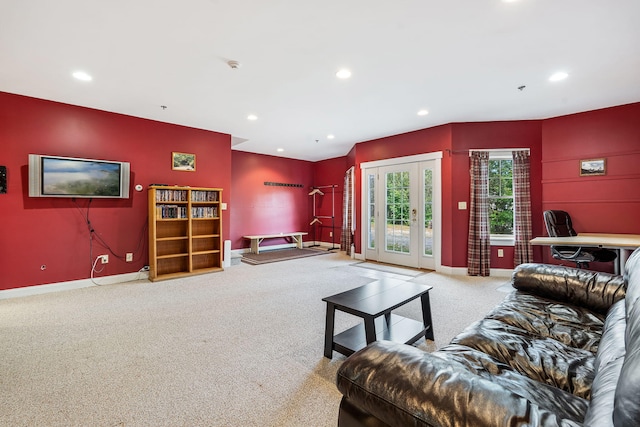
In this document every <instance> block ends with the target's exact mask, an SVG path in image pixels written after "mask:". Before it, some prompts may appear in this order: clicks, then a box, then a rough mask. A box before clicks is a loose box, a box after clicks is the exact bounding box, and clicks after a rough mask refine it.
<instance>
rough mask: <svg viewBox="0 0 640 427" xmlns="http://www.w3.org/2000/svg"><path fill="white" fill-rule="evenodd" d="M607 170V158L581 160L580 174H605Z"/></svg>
mask: <svg viewBox="0 0 640 427" xmlns="http://www.w3.org/2000/svg"><path fill="white" fill-rule="evenodd" d="M606 172H607V168H606V163H605V159H590V160H580V176H591V175H604V174H605V173H606Z"/></svg>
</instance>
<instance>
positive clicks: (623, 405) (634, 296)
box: [613, 249, 640, 427]
mask: <svg viewBox="0 0 640 427" xmlns="http://www.w3.org/2000/svg"><path fill="white" fill-rule="evenodd" d="M625 270H626V272H627V273H626V277H627V297H626V299H625V310H626V315H627V330H626V332H625V351H626V355H625V359H624V363H623V364H622V370H621V372H620V380H619V381H618V385H617V388H616V396H615V407H614V412H613V423H614V425H615V426H616V427H631V426H639V425H640V249H636V251H635V252H634V253H633V254H632V255H631V256H630V257H629V259H628V260H627V264H626V269H625Z"/></svg>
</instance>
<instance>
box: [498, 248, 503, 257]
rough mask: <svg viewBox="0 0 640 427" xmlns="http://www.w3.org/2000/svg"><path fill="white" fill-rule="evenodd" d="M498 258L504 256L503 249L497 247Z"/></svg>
mask: <svg viewBox="0 0 640 427" xmlns="http://www.w3.org/2000/svg"><path fill="white" fill-rule="evenodd" d="M498 258H504V249H498Z"/></svg>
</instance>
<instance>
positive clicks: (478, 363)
mask: <svg viewBox="0 0 640 427" xmlns="http://www.w3.org/2000/svg"><path fill="white" fill-rule="evenodd" d="M433 354H434V355H435V356H438V357H442V358H444V359H446V360H450V361H455V362H457V363H459V364H461V365H464V366H465V367H466V369H468V370H469V371H470V372H473V373H474V374H475V375H478V376H480V377H482V378H484V379H486V380H488V381H491V382H492V383H494V384H496V385H499V386H500V387H502V388H504V389H505V390H509V391H510V392H512V393H515V394H517V395H520V396H522V397H524V398H525V399H527V400H528V401H529V402H532V403H535V404H536V405H537V406H539V407H543V408H545V409H546V410H548V411H551V412H553V413H555V414H562V417H563V418H565V419H567V418H568V419H572V420H574V421H582V418H583V417H584V413H585V412H586V410H587V407H588V404H589V401H588V400H586V399H583V398H581V397H578V396H576V395H574V394H571V393H568V392H566V391H564V390H560V389H559V388H556V387H552V386H549V385H547V384H542V383H540V382H538V381H535V380H532V379H531V378H528V377H526V376H525V375H522V374H520V373H518V372H516V371H515V370H514V369H513V368H511V366H509V365H507V364H505V363H501V362H499V361H497V360H496V359H494V358H492V357H491V356H489V355H488V354H485V353H482V352H480V351H478V350H474V349H472V348H469V347H465V346H461V345H457V344H449V345H447V346H444V347H443V348H441V349H440V350H438V351H436V352H434V353H433Z"/></svg>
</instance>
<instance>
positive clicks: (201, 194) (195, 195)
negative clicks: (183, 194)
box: [191, 190, 218, 202]
mask: <svg viewBox="0 0 640 427" xmlns="http://www.w3.org/2000/svg"><path fill="white" fill-rule="evenodd" d="M191 201H192V202H217V201H218V192H217V191H199V190H193V191H191Z"/></svg>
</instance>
